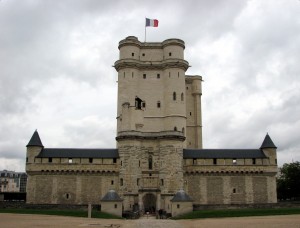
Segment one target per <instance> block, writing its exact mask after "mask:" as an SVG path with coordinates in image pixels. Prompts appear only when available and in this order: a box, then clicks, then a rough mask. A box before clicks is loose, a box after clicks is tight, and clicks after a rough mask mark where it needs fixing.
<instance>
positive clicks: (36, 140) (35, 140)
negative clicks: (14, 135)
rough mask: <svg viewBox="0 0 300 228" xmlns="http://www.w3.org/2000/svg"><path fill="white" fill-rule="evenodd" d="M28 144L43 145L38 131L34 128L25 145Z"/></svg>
mask: <svg viewBox="0 0 300 228" xmlns="http://www.w3.org/2000/svg"><path fill="white" fill-rule="evenodd" d="M28 146H40V147H44V146H43V144H42V141H41V139H40V136H39V133H38V132H37V130H35V132H34V133H33V135H32V137H31V139H30V140H29V143H28V144H27V146H26V147H28Z"/></svg>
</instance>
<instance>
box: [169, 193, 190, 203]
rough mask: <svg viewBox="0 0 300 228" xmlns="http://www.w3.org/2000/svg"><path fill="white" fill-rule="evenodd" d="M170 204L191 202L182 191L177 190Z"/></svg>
mask: <svg viewBox="0 0 300 228" xmlns="http://www.w3.org/2000/svg"><path fill="white" fill-rule="evenodd" d="M171 201H172V202H191V201H193V200H192V199H191V198H190V197H189V195H188V194H186V193H185V191H184V190H179V191H178V192H177V193H176V194H175V196H174V197H173V198H172V199H171Z"/></svg>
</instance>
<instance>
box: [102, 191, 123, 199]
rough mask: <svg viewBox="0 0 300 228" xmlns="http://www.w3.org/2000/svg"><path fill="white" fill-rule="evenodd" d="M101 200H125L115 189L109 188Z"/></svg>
mask: <svg viewBox="0 0 300 228" xmlns="http://www.w3.org/2000/svg"><path fill="white" fill-rule="evenodd" d="M101 201H123V200H122V199H121V198H120V196H119V195H118V193H116V191H115V190H109V191H108V192H107V193H106V195H105V196H104V197H103V198H102V199H101Z"/></svg>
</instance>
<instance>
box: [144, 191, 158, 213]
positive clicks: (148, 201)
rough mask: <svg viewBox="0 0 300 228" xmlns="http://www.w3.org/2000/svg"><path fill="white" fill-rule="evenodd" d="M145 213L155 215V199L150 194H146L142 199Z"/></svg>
mask: <svg viewBox="0 0 300 228" xmlns="http://www.w3.org/2000/svg"><path fill="white" fill-rule="evenodd" d="M143 203H144V209H145V212H150V213H155V210H156V197H155V195H153V194H151V193H147V194H146V195H145V196H144V197H143Z"/></svg>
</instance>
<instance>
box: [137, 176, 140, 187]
mask: <svg viewBox="0 0 300 228" xmlns="http://www.w3.org/2000/svg"><path fill="white" fill-rule="evenodd" d="M136 185H137V186H139V185H140V178H138V179H136Z"/></svg>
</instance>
